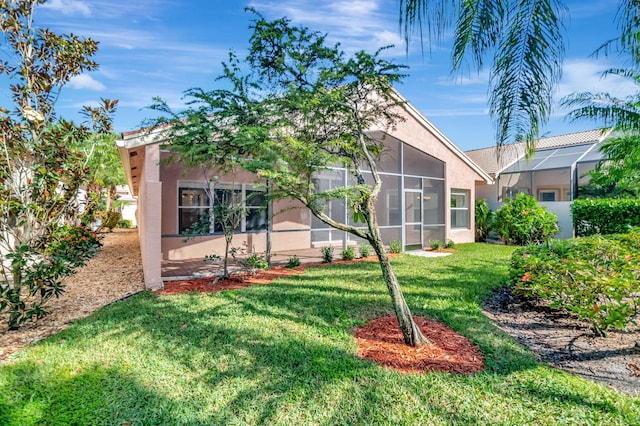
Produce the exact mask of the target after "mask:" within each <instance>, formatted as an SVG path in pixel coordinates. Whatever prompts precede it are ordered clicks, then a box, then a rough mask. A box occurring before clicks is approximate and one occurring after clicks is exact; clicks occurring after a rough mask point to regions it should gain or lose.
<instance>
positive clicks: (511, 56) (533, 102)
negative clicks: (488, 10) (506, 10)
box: [489, 0, 565, 150]
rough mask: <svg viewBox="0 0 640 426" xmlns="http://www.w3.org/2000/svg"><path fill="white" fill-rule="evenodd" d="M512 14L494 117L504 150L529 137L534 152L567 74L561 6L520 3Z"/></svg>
mask: <svg viewBox="0 0 640 426" xmlns="http://www.w3.org/2000/svg"><path fill="white" fill-rule="evenodd" d="M516 3H517V4H516V5H513V6H512V7H511V8H510V15H509V17H508V22H509V25H508V27H507V29H506V31H507V32H506V33H505V34H504V36H503V38H502V39H501V41H500V44H499V46H498V48H497V50H496V52H495V57H494V66H493V69H492V75H491V85H492V87H493V90H492V91H491V93H490V100H489V106H490V112H491V114H492V116H494V117H495V121H496V144H497V146H498V147H500V146H502V145H504V144H505V143H507V142H510V141H513V140H515V139H516V137H518V136H524V139H525V140H527V141H528V142H529V143H528V146H527V147H528V149H529V150H531V149H533V140H534V138H535V137H536V136H537V134H538V132H539V129H540V126H541V125H542V124H543V123H545V122H546V121H547V120H548V118H549V115H550V110H551V100H552V95H553V91H554V88H555V87H556V85H557V83H558V81H559V80H560V76H561V74H562V58H563V55H564V43H563V37H562V28H563V24H562V20H561V16H560V15H559V13H560V12H562V11H564V9H565V8H564V5H563V4H562V2H561V1H560V0H520V1H517V2H516Z"/></svg>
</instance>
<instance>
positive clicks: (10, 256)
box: [0, 0, 116, 328]
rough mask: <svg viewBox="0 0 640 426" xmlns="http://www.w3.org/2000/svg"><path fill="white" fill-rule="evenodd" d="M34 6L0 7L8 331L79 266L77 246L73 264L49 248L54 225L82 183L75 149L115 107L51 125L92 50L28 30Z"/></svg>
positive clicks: (91, 45) (2, 283)
mask: <svg viewBox="0 0 640 426" xmlns="http://www.w3.org/2000/svg"><path fill="white" fill-rule="evenodd" d="M42 3H44V1H43V0H22V1H0V31H1V34H2V36H3V47H4V48H3V51H4V52H6V53H7V55H6V59H5V60H2V61H0V73H1V74H4V75H6V76H7V77H8V81H10V86H9V88H10V92H11V95H12V101H13V107H12V109H7V108H0V135H1V138H2V156H1V157H0V211H1V213H2V221H1V222H0V254H1V255H2V262H1V274H0V312H8V313H9V327H10V328H16V327H18V326H19V325H20V324H22V323H23V322H24V321H26V320H28V319H35V318H38V317H40V316H43V315H45V314H46V313H47V312H46V310H45V309H44V307H43V304H44V302H45V301H46V300H47V299H48V298H50V297H52V296H54V295H55V296H56V297H57V296H59V295H60V294H61V293H62V292H63V291H64V290H63V288H62V286H61V285H60V280H61V279H62V277H63V276H65V275H69V274H71V273H72V269H73V267H74V266H78V265H79V264H80V263H81V262H80V263H79V260H80V259H85V257H84V256H83V253H82V252H81V250H80V249H81V248H82V247H81V246H80V245H78V246H74V247H75V248H77V249H78V250H80V251H78V252H77V253H76V254H77V255H76V256H73V254H72V253H70V252H68V251H67V252H66V254H64V255H61V254H60V253H56V251H55V250H53V249H52V248H55V247H59V246H60V245H59V244H57V240H56V239H57V238H58V237H59V236H60V235H59V228H60V225H61V224H62V223H64V222H65V221H69V220H73V218H74V217H75V214H76V210H75V207H76V197H77V192H78V188H80V186H81V185H83V184H84V182H85V181H84V179H85V174H86V164H85V161H86V157H85V156H83V154H82V152H80V151H79V150H78V149H76V147H77V145H78V144H79V143H80V142H81V141H86V140H90V139H91V138H92V137H93V136H92V135H93V134H94V133H100V132H104V131H109V130H110V117H109V113H111V112H112V111H113V110H114V109H115V105H116V101H110V100H103V105H102V106H101V107H95V108H94V107H85V108H84V110H83V113H84V115H85V116H86V117H87V119H88V121H87V123H85V124H82V125H77V124H74V123H72V122H70V121H67V120H64V119H60V118H58V117H57V115H56V112H55V108H54V106H55V101H56V100H57V99H58V96H59V94H60V90H61V89H62V87H63V86H64V85H65V84H66V83H67V82H68V81H69V79H70V78H71V77H73V76H76V75H78V74H81V73H82V72H85V71H91V70H94V69H96V67H97V64H96V63H95V62H94V61H93V60H92V59H91V58H92V56H93V55H95V53H96V51H97V42H95V41H94V40H91V39H82V38H79V37H77V36H75V35H59V34H55V33H53V32H51V31H50V30H48V29H36V28H35V27H34V26H33V13H34V10H35V8H36V7H37V5H39V4H42ZM73 235H75V236H77V237H78V238H82V237H86V235H84V234H83V233H82V232H79V233H77V232H76V233H73ZM67 248H68V247H67ZM85 248H86V247H85ZM64 250H66V248H65V249H64ZM73 257H75V260H74V259H73ZM25 292H26V293H25Z"/></svg>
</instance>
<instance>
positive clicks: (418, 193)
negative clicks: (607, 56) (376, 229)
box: [117, 102, 491, 288]
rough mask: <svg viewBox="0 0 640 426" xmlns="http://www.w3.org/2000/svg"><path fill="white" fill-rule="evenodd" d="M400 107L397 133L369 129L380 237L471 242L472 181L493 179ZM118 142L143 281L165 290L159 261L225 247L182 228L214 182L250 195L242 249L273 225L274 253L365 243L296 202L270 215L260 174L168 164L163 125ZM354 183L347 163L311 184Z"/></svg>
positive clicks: (342, 214) (257, 243) (204, 206)
mask: <svg viewBox="0 0 640 426" xmlns="http://www.w3.org/2000/svg"><path fill="white" fill-rule="evenodd" d="M399 108H401V113H402V115H403V116H404V118H405V120H404V121H401V122H399V123H398V124H397V125H396V127H395V128H394V129H393V130H389V131H384V130H382V129H370V132H371V135H372V136H373V137H375V138H377V139H379V140H381V141H382V142H383V144H384V146H385V150H384V153H383V154H382V156H381V158H380V161H379V163H378V167H379V170H380V175H381V177H382V179H383V188H382V192H381V194H380V197H379V200H378V205H377V214H378V219H379V225H380V228H381V232H382V236H383V239H384V240H385V242H386V243H388V242H390V241H392V240H398V241H401V242H402V245H403V247H405V248H416V247H428V246H429V242H430V240H434V239H438V240H440V241H442V242H445V241H447V240H452V241H454V242H456V243H465V242H473V241H474V211H473V200H474V199H475V188H476V184H477V183H481V182H482V183H486V184H488V183H490V182H491V178H490V176H489V175H488V174H487V173H486V172H484V171H483V170H482V169H481V168H480V167H478V166H477V165H476V164H475V163H474V162H473V161H471V160H470V159H469V157H468V156H467V155H466V154H465V153H464V152H462V151H461V150H460V149H459V148H458V147H457V146H456V145H455V144H454V143H453V142H451V141H450V140H449V139H448V138H447V137H446V136H445V135H444V134H443V133H442V132H440V131H439V130H438V129H437V128H436V127H435V126H434V125H433V124H432V123H431V122H430V121H429V120H427V119H426V118H425V117H424V116H423V115H422V114H421V113H420V112H418V111H417V110H416V109H415V108H414V107H413V106H412V105H411V104H409V103H408V102H407V103H405V104H404V105H403V106H402V107H399ZM117 143H118V149H119V151H120V156H121V158H122V162H123V164H124V168H125V171H126V174H127V179H128V183H129V186H130V188H131V191H132V193H133V195H135V196H137V197H138V211H137V223H138V230H139V233H140V243H141V251H142V257H143V267H144V276H145V283H146V286H147V288H160V287H162V285H163V284H162V269H161V264H162V261H163V260H181V259H184V260H187V259H196V258H199V259H202V258H203V257H204V256H205V255H208V254H211V253H212V252H213V253H222V252H223V244H224V242H223V237H222V234H221V232H219V230H218V229H216V228H215V227H212V229H210V231H211V232H209V233H207V234H206V235H201V236H198V237H196V238H194V239H191V240H189V241H188V242H185V241H184V240H185V238H184V235H181V234H182V233H183V232H184V230H185V229H186V228H188V227H189V225H191V224H192V223H193V222H194V221H195V220H196V219H197V218H198V217H199V214H200V213H201V212H202V211H205V210H208V209H209V208H210V203H211V200H210V199H209V197H208V196H207V193H208V192H207V191H205V188H206V187H207V185H209V184H210V182H213V192H215V193H216V194H219V195H220V196H221V197H222V198H224V196H225V195H226V194H230V193H232V192H235V194H238V195H241V196H242V199H243V200H252V201H247V204H246V208H247V215H246V217H245V218H244V220H243V221H242V224H241V226H240V229H239V230H238V232H237V234H236V236H235V237H234V238H235V240H234V245H236V246H240V245H241V244H245V245H246V247H248V248H249V249H250V250H255V251H256V252H264V250H265V249H266V241H267V239H266V235H267V227H269V232H270V235H271V245H272V247H271V248H272V251H273V252H278V251H284V250H303V249H309V248H313V247H321V246H323V245H328V244H331V245H342V246H347V245H349V244H359V242H358V241H357V240H356V239H355V237H353V236H351V235H349V234H346V233H344V232H342V231H337V230H335V229H331V228H328V227H327V226H326V225H325V224H324V223H322V222H321V221H319V220H317V219H316V218H315V217H313V216H312V215H311V214H310V212H309V211H308V210H307V209H306V208H303V207H302V206H301V205H298V204H297V203H296V202H294V201H291V200H279V201H274V202H273V205H272V206H271V207H270V209H269V210H270V211H271V212H272V217H271V218H270V219H271V220H268V218H267V217H266V210H265V209H264V208H263V207H262V202H261V200H262V197H261V193H260V191H263V190H264V189H263V188H261V187H260V186H259V185H254V181H255V179H254V176H252V175H251V174H249V173H247V172H239V173H237V174H235V175H234V176H224V175H223V176H217V175H215V173H212V174H210V175H208V176H204V175H203V172H201V171H198V170H192V171H189V172H187V173H185V170H184V168H183V167H182V165H181V164H180V163H179V162H173V163H171V164H168V165H167V164H165V163H164V162H162V161H161V160H163V159H164V158H167V157H168V156H169V151H167V150H166V149H170V141H167V140H164V139H163V133H162V130H156V131H153V132H148V131H143V130H138V131H132V132H126V133H123V134H122V139H121V140H120V141H118V142H117ZM167 147H168V148H167ZM214 176H215V177H214ZM350 181H351V179H350V177H349V176H348V173H347V170H345V169H341V168H334V169H331V170H329V171H326V172H323V173H321V174H320V175H318V176H317V178H316V179H315V182H314V183H315V184H316V185H318V187H320V188H323V189H326V188H332V187H337V186H343V185H347V184H348V183H349V182H350ZM208 182H209V183H208ZM249 195H251V197H249ZM328 209H329V212H330V214H331V215H332V217H334V218H336V219H339V220H349V215H348V214H347V211H346V208H345V205H344V203H343V202H341V201H340V200H336V201H333V202H331V203H329V205H328Z"/></svg>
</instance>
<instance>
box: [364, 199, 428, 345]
mask: <svg viewBox="0 0 640 426" xmlns="http://www.w3.org/2000/svg"><path fill="white" fill-rule="evenodd" d="M370 213H372V214H371V215H369V217H368V219H369V220H368V222H369V235H370V237H371V238H370V239H369V242H370V243H371V245H372V246H373V249H374V250H375V252H376V254H377V255H378V263H380V269H382V277H383V278H384V282H385V284H386V285H387V290H388V291H389V295H390V296H391V300H392V302H393V309H394V310H395V312H396V318H397V319H398V323H399V324H400V330H402V337H403V338H404V342H405V343H406V344H407V345H409V346H413V347H420V346H422V345H429V344H431V342H430V341H429V339H427V338H426V337H425V336H424V334H422V331H420V328H419V327H418V326H417V325H416V323H415V322H414V321H413V316H412V315H411V311H410V310H409V305H407V302H406V300H405V299H404V295H403V294H402V290H401V289H400V284H399V283H398V278H397V277H396V274H394V273H393V269H392V268H391V262H390V261H389V256H387V252H386V250H385V248H384V245H383V244H382V236H381V235H380V231H379V230H378V223H377V218H376V215H375V210H374V211H373V212H370Z"/></svg>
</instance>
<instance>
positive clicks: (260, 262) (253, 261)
mask: <svg viewBox="0 0 640 426" xmlns="http://www.w3.org/2000/svg"><path fill="white" fill-rule="evenodd" d="M240 263H241V264H242V266H244V267H245V268H248V269H266V268H268V267H269V263H268V262H267V259H266V257H265V256H264V255H261V254H258V253H252V254H250V255H249V256H247V258H246V259H241V260H240Z"/></svg>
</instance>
